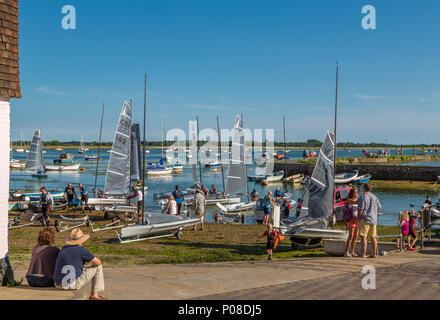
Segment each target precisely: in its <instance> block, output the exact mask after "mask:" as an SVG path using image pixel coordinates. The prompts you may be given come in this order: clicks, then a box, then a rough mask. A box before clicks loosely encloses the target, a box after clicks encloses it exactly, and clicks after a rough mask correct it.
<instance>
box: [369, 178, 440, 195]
mask: <svg viewBox="0 0 440 320" xmlns="http://www.w3.org/2000/svg"><path fill="white" fill-rule="evenodd" d="M371 185H372V186H373V188H374V189H375V190H390V191H393V190H394V191H411V192H423V191H426V192H439V191H440V184H438V183H432V182H429V181H385V180H371Z"/></svg>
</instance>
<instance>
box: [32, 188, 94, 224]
mask: <svg viewBox="0 0 440 320" xmlns="http://www.w3.org/2000/svg"><path fill="white" fill-rule="evenodd" d="M78 189H79V190H78V191H79V194H80V198H79V202H80V206H81V209H82V212H83V213H84V209H85V206H87V208H88V209H89V210H91V208H90V206H89V203H88V201H89V196H88V191H87V187H86V186H85V185H83V184H80V185H79V188H78ZM40 192H41V193H40V201H39V203H38V207H39V209H40V210H41V212H42V213H43V217H42V220H41V222H42V224H43V226H44V227H46V226H47V227H48V226H50V225H51V220H50V212H51V211H53V209H54V204H55V202H54V199H53V197H52V195H51V194H50V192H48V191H47V189H46V187H41V188H40ZM76 195H77V194H76V191H75V188H74V187H73V186H72V184H71V183H69V184H68V185H67V187H66V189H65V190H64V197H65V198H66V199H67V206H68V211H69V212H70V211H71V210H72V209H73V202H74V199H75V196H76Z"/></svg>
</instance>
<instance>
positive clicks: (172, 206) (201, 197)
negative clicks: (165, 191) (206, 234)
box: [162, 185, 217, 231]
mask: <svg viewBox="0 0 440 320" xmlns="http://www.w3.org/2000/svg"><path fill="white" fill-rule="evenodd" d="M211 188H212V190H211V193H216V192H217V189H216V188H215V186H214V185H212V186H211ZM204 189H206V187H205V186H202V187H201V189H197V190H196V192H195V196H194V217H195V218H198V219H200V222H201V228H200V230H202V231H203V230H205V223H204V217H205V206H206V196H207V195H208V194H209V190H208V191H207V192H206V191H204ZM206 190H207V189H206ZM184 200H185V194H184V192H183V191H182V190H180V186H179V185H176V186H175V188H174V191H173V192H172V193H171V195H170V196H169V198H168V203H167V205H166V206H165V207H164V208H163V209H162V214H163V213H167V214H171V215H178V216H180V214H181V209H182V205H183V201H184ZM196 230H197V226H194V231H196Z"/></svg>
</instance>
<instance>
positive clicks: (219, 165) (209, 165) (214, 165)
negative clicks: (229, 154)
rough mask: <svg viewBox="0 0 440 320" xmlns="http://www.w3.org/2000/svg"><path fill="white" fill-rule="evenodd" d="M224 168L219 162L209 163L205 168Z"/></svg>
mask: <svg viewBox="0 0 440 320" xmlns="http://www.w3.org/2000/svg"><path fill="white" fill-rule="evenodd" d="M221 166H222V163H221V162H220V161H218V160H212V161H210V162H209V163H207V164H205V168H219V167H221Z"/></svg>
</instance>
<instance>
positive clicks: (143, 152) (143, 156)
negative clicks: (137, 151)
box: [141, 74, 147, 217]
mask: <svg viewBox="0 0 440 320" xmlns="http://www.w3.org/2000/svg"><path fill="white" fill-rule="evenodd" d="M146 114H147V74H145V84H144V138H143V143H142V146H143V148H142V170H141V172H142V196H143V197H142V199H143V202H142V217H143V216H144V207H145V206H144V203H145V147H146V145H145V143H146V142H145V127H146V121H147V119H146Z"/></svg>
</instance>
